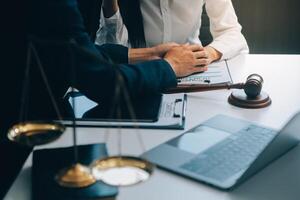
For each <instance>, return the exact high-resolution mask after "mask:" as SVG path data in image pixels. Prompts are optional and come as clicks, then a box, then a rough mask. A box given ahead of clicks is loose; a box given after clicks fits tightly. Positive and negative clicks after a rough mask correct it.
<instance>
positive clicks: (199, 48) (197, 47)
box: [188, 44, 204, 52]
mask: <svg viewBox="0 0 300 200" xmlns="http://www.w3.org/2000/svg"><path fill="white" fill-rule="evenodd" d="M188 48H189V49H190V50H191V51H194V52H195V51H203V50H204V48H203V47H202V46H201V45H199V44H192V45H189V46H188Z"/></svg>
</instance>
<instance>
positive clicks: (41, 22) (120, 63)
mask: <svg viewBox="0 0 300 200" xmlns="http://www.w3.org/2000/svg"><path fill="white" fill-rule="evenodd" d="M15 3H16V4H18V3H20V4H18V5H23V6H24V7H23V9H26V13H25V11H24V10H23V9H18V10H17V11H19V12H20V13H22V14H24V15H25V14H27V17H26V18H25V17H24V16H19V17H17V16H10V17H9V19H10V20H11V22H9V21H8V23H7V28H6V30H8V29H9V30H12V32H10V34H8V35H9V37H8V38H10V39H11V40H8V41H11V42H10V44H9V45H7V46H4V47H3V46H2V48H5V49H6V52H5V53H6V54H7V55H5V57H6V59H4V61H3V62H4V63H5V66H7V69H5V70H3V71H2V72H1V86H4V87H3V90H2V92H3V93H4V94H5V97H3V98H1V102H0V106H1V109H0V110H1V113H0V116H1V124H0V131H1V132H0V159H1V169H0V177H1V178H0V197H3V196H4V195H5V193H6V192H7V190H8V188H9V186H10V185H11V184H12V182H13V180H14V178H15V177H16V176H17V174H18V171H19V170H20V169H21V168H22V164H23V163H24V161H25V160H26V159H27V156H28V155H29V153H30V152H31V148H27V147H23V146H20V145H18V144H14V143H11V142H9V141H8V139H7V137H6V135H7V130H8V128H10V127H11V126H12V125H13V124H14V123H17V122H18V120H19V112H20V107H21V106H23V105H21V103H20V98H21V93H22V87H23V79H24V71H25V67H26V64H25V63H26V62H25V60H26V55H27V53H28V52H27V47H28V42H30V43H32V44H33V45H34V47H35V49H36V50H37V53H38V57H39V58H40V60H41V63H42V65H43V68H44V70H45V73H46V75H47V79H48V83H49V86H50V88H51V89H52V92H53V96H54V98H55V100H56V102H57V103H58V106H59V108H60V109H61V110H63V109H64V103H63V102H62V99H63V98H62V97H63V95H64V94H65V92H66V90H67V88H69V87H70V86H73V87H76V88H77V89H78V90H79V91H80V92H81V93H83V94H85V95H86V96H87V97H89V98H90V99H92V100H94V101H96V102H101V103H103V104H105V105H106V106H111V102H112V99H113V97H114V89H115V87H116V79H117V76H118V74H120V75H121V77H122V78H123V79H124V81H125V86H126V88H127V89H128V91H129V94H130V97H131V98H139V97H140V96H141V95H143V94H151V93H157V92H162V91H164V90H165V89H167V88H169V87H175V86H176V84H177V80H176V77H182V76H186V75H189V74H192V73H195V72H200V71H203V70H205V68H201V67H198V66H199V65H201V63H199V59H198V58H199V57H201V55H199V54H201V53H200V52H201V49H199V47H198V46H193V45H182V46H172V45H170V46H167V47H166V46H158V47H156V48H154V49H147V48H146V49H128V48H127V47H123V46H120V45H113V44H105V45H102V46H97V45H94V43H93V42H91V41H90V38H89V37H88V35H87V33H86V32H85V28H84V25H83V20H82V17H81V15H80V13H79V10H78V8H77V1H76V0H43V1H40V0H30V2H29V3H28V4H25V3H22V2H15ZM10 5H11V6H12V5H13V4H10ZM27 8H28V10H27ZM11 13H14V15H18V14H20V13H18V12H11ZM11 13H10V14H11ZM12 19H18V20H19V22H21V23H22V22H23V23H25V22H26V23H25V24H26V25H24V24H19V26H18V21H15V20H12ZM25 19H26V20H25ZM11 27H13V28H12V29H10V28H11ZM28 36H29V37H28ZM28 38H29V40H28ZM153 50H155V51H153ZM156 50H159V53H158V54H157V52H156ZM155 52H156V54H155V55H154V54H153V53H155ZM152 59H153V60H152ZM145 60H148V61H147V62H143V61H145ZM149 60H151V61H149ZM36 62H37V60H36V59H35V60H34V61H33V63H32V65H33V66H32V68H31V71H30V90H29V91H28V96H29V97H30V98H29V104H28V111H29V112H28V116H27V117H28V118H27V119H32V120H35V119H52V118H54V117H55V118H56V117H57V116H55V115H56V114H55V112H54V110H53V106H52V103H51V101H50V98H49V94H48V92H47V90H46V89H45V84H44V81H43V79H42V78H41V74H40V71H39V70H38V68H37V66H36V64H37V63H36ZM70 62H73V64H70ZM132 63H134V64H132ZM74 77H75V78H74ZM74 80H75V81H74Z"/></svg>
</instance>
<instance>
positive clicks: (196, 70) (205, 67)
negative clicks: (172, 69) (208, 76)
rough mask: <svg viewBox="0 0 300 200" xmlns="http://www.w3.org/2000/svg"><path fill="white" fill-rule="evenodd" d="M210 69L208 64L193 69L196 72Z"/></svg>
mask: <svg viewBox="0 0 300 200" xmlns="http://www.w3.org/2000/svg"><path fill="white" fill-rule="evenodd" d="M207 70H208V67H207V66H204V67H203V66H202V67H195V68H194V69H193V71H194V73H196V72H205V71H207Z"/></svg>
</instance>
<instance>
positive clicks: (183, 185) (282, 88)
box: [5, 55, 300, 200]
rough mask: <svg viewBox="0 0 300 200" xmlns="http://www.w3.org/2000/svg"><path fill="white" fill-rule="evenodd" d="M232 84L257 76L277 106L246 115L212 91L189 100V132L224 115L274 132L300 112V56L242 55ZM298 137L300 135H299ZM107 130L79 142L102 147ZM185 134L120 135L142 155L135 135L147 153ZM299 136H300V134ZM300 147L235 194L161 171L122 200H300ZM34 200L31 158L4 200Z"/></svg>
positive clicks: (82, 132) (112, 147)
mask: <svg viewBox="0 0 300 200" xmlns="http://www.w3.org/2000/svg"><path fill="white" fill-rule="evenodd" d="M228 63H229V67H230V70H231V73H232V77H233V80H234V82H237V81H245V80H246V77H247V76H248V75H249V74H251V73H258V74H260V75H262V76H263V77H264V79H265V83H264V87H263V90H265V91H267V92H268V93H269V95H270V97H271V98H272V100H273V103H272V105H271V106H270V107H268V108H264V109H259V110H248V109H241V108H237V107H233V106H231V105H229V104H228V103H227V97H228V96H229V94H230V91H213V92H205V93H194V94H189V95H188V107H187V121H186V122H187V123H186V129H189V128H191V127H193V126H195V125H197V124H199V123H201V122H203V121H204V120H206V119H208V118H210V117H212V116H214V115H216V114H226V115H231V116H234V117H238V118H242V119H246V120H249V121H252V122H256V123H259V124H262V125H265V126H269V127H272V128H275V129H279V128H281V127H282V126H283V125H284V124H285V123H286V122H287V121H288V119H289V118H290V117H291V116H292V115H293V114H294V113H295V112H297V111H299V110H300V55H243V56H239V57H236V58H234V59H232V60H230V61H229V62H228ZM299 131H300V130H299ZM107 132H108V129H100V128H93V129H92V128H80V129H78V136H79V139H78V140H79V141H80V143H82V144H88V143H95V142H103V141H104V133H107ZM182 132H183V131H180V130H178V131H174V130H140V131H139V132H137V131H136V130H133V129H126V130H122V139H123V145H122V146H123V153H124V154H135V155H139V154H141V153H142V149H141V147H140V145H139V142H138V138H137V137H136V133H138V134H141V135H142V137H143V139H144V142H145V144H146V148H147V149H150V148H152V147H154V146H156V145H158V144H161V143H163V142H165V141H166V140H169V139H171V138H173V137H176V136H178V135H179V134H181V133H182ZM70 133H71V132H70V130H68V131H67V132H66V133H65V134H64V135H63V136H62V138H61V139H59V140H58V141H56V142H54V143H52V144H50V145H47V146H44V147H57V146H67V145H71V142H72V140H71V134H70ZM109 133H110V135H111V136H110V138H109V140H108V147H109V151H110V152H111V153H115V152H116V150H117V145H116V144H117V138H116V136H117V130H115V129H110V130H109ZM299 134H300V132H299ZM299 169H300V147H296V148H294V149H293V150H291V151H290V152H288V153H287V154H285V155H284V156H283V157H281V158H280V159H278V160H277V161H275V162H273V163H272V164H271V165H269V166H268V167H266V168H265V169H264V170H262V171H261V172H259V173H258V174H257V175H255V176H253V177H252V178H250V179H249V180H248V181H247V182H245V183H244V184H242V185H241V186H240V187H238V188H237V189H235V190H233V191H229V192H226V191H220V190H218V189H215V188H212V187H209V186H207V185H205V184H203V183H199V182H195V181H193V180H190V179H187V178H183V177H181V176H178V175H175V174H172V173H169V172H166V171H164V170H161V169H157V170H156V171H155V172H154V175H153V177H152V178H151V179H150V180H149V181H148V182H146V183H143V184H140V185H137V186H133V187H125V188H120V194H119V196H118V198H117V199H118V200H134V199H138V200H141V199H143V200H153V199H156V200H159V199H163V200H166V199H170V200H188V199H199V200H200V199H203V200H210V199H212V200H229V199H231V200H235V199H236V200H241V199H243V200H244V199H245V200H246V199H249V200H254V199H255V200H271V199H272V200H277V199H278V200H282V199H285V200H290V199H299V198H300V172H299ZM11 199H22V200H26V199H31V156H30V157H29V158H28V160H27V162H26V164H25V165H24V168H23V170H22V172H21V173H20V175H19V176H18V178H17V180H16V181H15V183H14V185H13V186H12V188H11V189H10V191H9V193H8V194H7V196H6V198H5V200H11Z"/></svg>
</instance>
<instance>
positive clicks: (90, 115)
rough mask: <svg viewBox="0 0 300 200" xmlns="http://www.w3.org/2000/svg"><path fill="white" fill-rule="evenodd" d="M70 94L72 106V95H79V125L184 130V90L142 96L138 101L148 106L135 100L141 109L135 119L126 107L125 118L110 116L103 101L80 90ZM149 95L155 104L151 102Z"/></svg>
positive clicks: (76, 99)
mask: <svg viewBox="0 0 300 200" xmlns="http://www.w3.org/2000/svg"><path fill="white" fill-rule="evenodd" d="M66 98H68V101H69V103H70V105H71V107H72V108H73V106H72V103H71V102H72V99H71V98H75V102H76V111H74V114H75V118H76V125H77V126H81V127H122V128H133V127H139V128H149V129H181V130H182V129H184V125H185V116H186V105H187V95H186V94H182V93H181V94H162V95H160V96H159V98H157V97H155V98H154V99H150V98H146V99H139V100H138V102H140V103H141V102H142V103H143V104H145V105H147V106H144V107H143V106H142V104H135V103H134V104H133V105H134V107H135V110H136V111H137V112H136V114H137V118H136V119H131V118H130V116H129V115H128V113H126V111H125V112H122V113H124V115H123V116H122V118H121V119H120V118H111V117H106V116H105V115H103V113H106V111H105V110H104V112H102V113H101V111H103V109H102V108H103V107H102V108H101V105H98V104H97V103H96V102H94V101H92V100H90V99H88V98H87V97H86V96H84V95H83V94H81V93H80V92H74V93H69V94H68V95H67V97H66ZM147 99H148V101H149V102H151V103H152V105H149V104H147ZM145 101H146V102H145ZM98 106H100V107H98ZM149 108H150V111H149ZM153 109H154V110H153ZM141 110H144V111H145V112H146V114H148V115H147V116H146V117H144V116H143V115H142V114H141ZM152 111H153V112H152ZM97 114H98V115H97ZM63 123H64V124H65V125H67V126H69V125H70V126H71V125H72V121H71V119H65V120H63Z"/></svg>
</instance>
